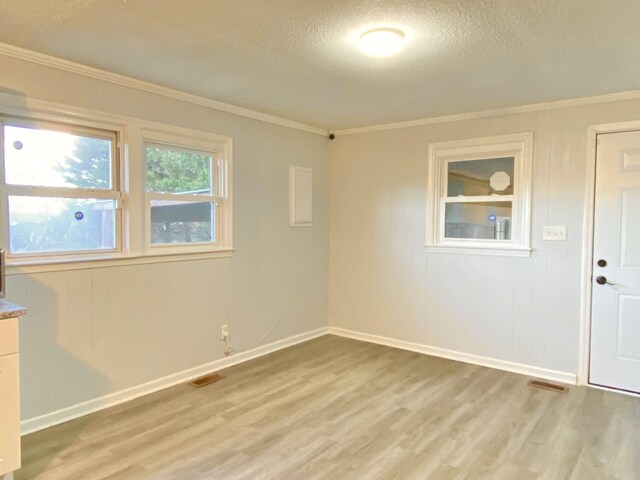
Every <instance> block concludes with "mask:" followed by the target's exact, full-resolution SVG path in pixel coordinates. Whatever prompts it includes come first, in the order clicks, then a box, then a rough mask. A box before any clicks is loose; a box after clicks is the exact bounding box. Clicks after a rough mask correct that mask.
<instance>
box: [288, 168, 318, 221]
mask: <svg viewBox="0 0 640 480" xmlns="http://www.w3.org/2000/svg"><path fill="white" fill-rule="evenodd" d="M312 221H313V169H311V168H307V167H298V166H296V165H289V225H291V226H292V227H310V226H311V224H312Z"/></svg>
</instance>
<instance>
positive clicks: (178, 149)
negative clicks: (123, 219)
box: [144, 131, 228, 252]
mask: <svg viewBox="0 0 640 480" xmlns="http://www.w3.org/2000/svg"><path fill="white" fill-rule="evenodd" d="M144 135H145V141H144V158H145V174H146V181H145V211H146V218H147V242H146V248H147V250H150V251H154V250H155V251H164V252H180V251H182V252H184V251H196V250H199V251H201V250H203V249H217V248H219V246H220V245H221V244H224V243H225V242H224V238H223V235H224V232H225V231H226V229H227V225H226V223H227V222H226V218H227V217H228V215H227V201H226V198H225V197H226V194H225V191H226V182H225V162H224V156H223V155H222V153H223V151H224V145H221V144H217V143H215V142H203V141H198V140H195V139H188V138H175V137H172V136H170V135H165V134H162V133H160V132H150V131H146V132H144Z"/></svg>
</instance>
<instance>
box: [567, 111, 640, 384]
mask: <svg viewBox="0 0 640 480" xmlns="http://www.w3.org/2000/svg"><path fill="white" fill-rule="evenodd" d="M634 130H640V120H634V121H628V122H617V123H603V124H596V125H589V126H588V127H587V174H586V188H585V202H584V227H583V241H582V245H583V249H582V269H581V270H582V286H581V289H580V297H581V299H582V301H581V305H580V319H581V322H580V346H581V348H580V351H581V354H580V365H579V370H578V385H590V386H594V385H591V384H590V383H589V362H590V360H591V321H592V318H591V302H592V289H593V282H592V280H591V279H592V276H593V241H594V237H595V230H594V228H595V224H594V216H595V202H596V198H595V197H596V162H597V150H598V144H597V140H598V135H599V134H602V133H619V132H629V131H634ZM597 388H603V389H605V390H614V391H616V392H621V393H628V392H622V391H621V390H617V389H614V388H606V387H600V386H597ZM633 395H635V394H633Z"/></svg>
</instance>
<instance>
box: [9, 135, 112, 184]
mask: <svg viewBox="0 0 640 480" xmlns="http://www.w3.org/2000/svg"><path fill="white" fill-rule="evenodd" d="M111 147H112V140H111V139H107V138H96V137H89V136H81V135H74V134H71V133H66V132H58V131H54V130H40V129H35V128H25V127H15V126H12V125H5V126H4V162H5V179H6V182H7V183H8V184H13V185H35V186H43V187H79V188H99V189H111V184H112V179H111V162H112V158H111V152H112V148H111Z"/></svg>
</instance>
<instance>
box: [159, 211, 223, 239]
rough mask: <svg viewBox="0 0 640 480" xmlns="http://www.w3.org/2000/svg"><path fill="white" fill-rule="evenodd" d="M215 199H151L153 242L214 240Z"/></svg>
mask: <svg viewBox="0 0 640 480" xmlns="http://www.w3.org/2000/svg"><path fill="white" fill-rule="evenodd" d="M214 212H215V207H214V204H213V202H185V201H180V200H151V243H152V244H170V243H201V242H213V241H214V233H215V232H214V221H213V216H214Z"/></svg>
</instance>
